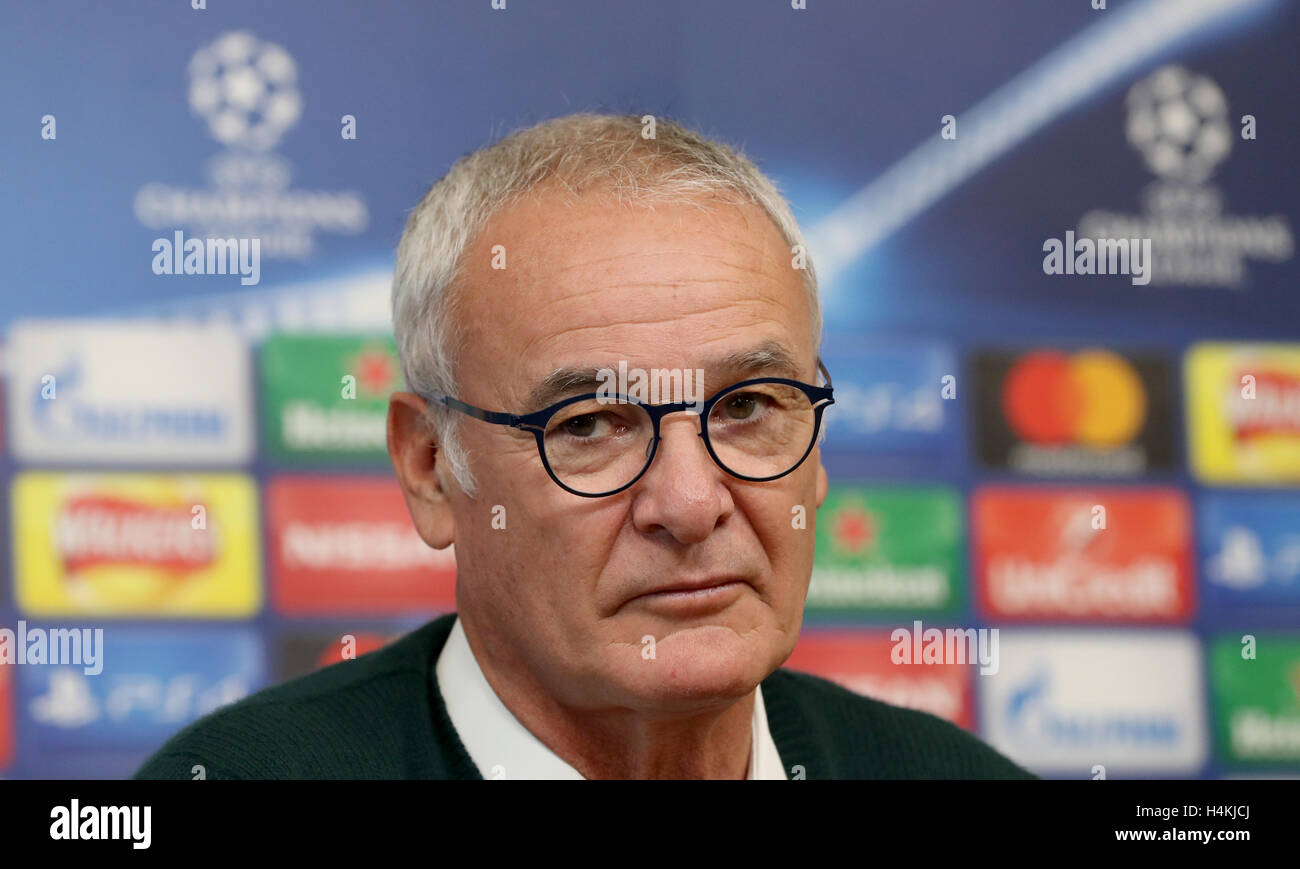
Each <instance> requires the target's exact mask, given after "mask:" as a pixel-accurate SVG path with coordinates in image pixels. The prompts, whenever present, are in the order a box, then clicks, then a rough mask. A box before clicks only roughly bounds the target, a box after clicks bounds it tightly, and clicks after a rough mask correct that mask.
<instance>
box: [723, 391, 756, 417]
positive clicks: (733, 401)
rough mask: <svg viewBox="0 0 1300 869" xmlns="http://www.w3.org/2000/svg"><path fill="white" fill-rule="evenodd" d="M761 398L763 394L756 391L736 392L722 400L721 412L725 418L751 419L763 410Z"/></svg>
mask: <svg viewBox="0 0 1300 869" xmlns="http://www.w3.org/2000/svg"><path fill="white" fill-rule="evenodd" d="M763 400H764V396H761V395H759V394H758V393H754V392H742V393H738V394H736V395H733V396H731V397H730V398H728V399H727V400H726V401H725V402H723V413H724V414H725V415H726V417H727V419H735V420H745V419H752V418H753V417H754V416H755V415H757V414H758V413H760V412H761V411H762V410H763Z"/></svg>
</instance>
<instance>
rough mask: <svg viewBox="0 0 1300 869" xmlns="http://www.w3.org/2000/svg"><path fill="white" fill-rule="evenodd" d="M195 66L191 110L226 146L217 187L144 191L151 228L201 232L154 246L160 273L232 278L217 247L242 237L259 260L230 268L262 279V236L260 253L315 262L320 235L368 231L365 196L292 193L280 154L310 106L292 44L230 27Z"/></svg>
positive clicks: (212, 174)
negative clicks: (289, 48)
mask: <svg viewBox="0 0 1300 869" xmlns="http://www.w3.org/2000/svg"><path fill="white" fill-rule="evenodd" d="M188 72H189V92H188V103H189V108H190V110H191V111H192V112H193V113H194V114H195V115H197V116H198V117H199V118H200V119H202V121H203V122H204V124H205V126H206V127H207V130H208V133H209V134H210V135H211V136H212V137H213V138H214V139H216V141H217V142H219V143H220V144H221V145H222V146H224V148H225V150H223V151H221V152H220V153H218V154H217V155H216V156H215V157H213V158H212V159H211V161H210V162H209V163H208V166H207V174H208V180H209V182H210V186H207V187H186V186H180V185H176V184H172V183H167V182H151V183H149V184H146V185H144V186H143V187H142V188H140V191H139V192H138V193H137V194H136V197H135V215H136V218H137V219H138V220H139V221H140V222H141V223H142V224H143V225H145V226H146V227H149V228H151V229H165V230H167V231H168V232H169V233H175V234H176V235H177V236H179V235H180V233H181V231H184V232H185V233H188V234H189V236H190V237H191V238H190V240H189V241H188V242H185V245H187V247H185V248H184V250H183V251H182V250H180V249H178V245H176V244H173V243H172V242H170V241H169V240H168V238H162V239H159V240H156V241H155V242H154V245H155V251H154V252H155V253H156V254H158V258H157V259H156V260H155V272H156V273H158V274H212V273H216V274H222V273H223V272H221V271H214V269H215V268H216V266H217V263H219V262H220V261H221V258H220V257H219V256H218V257H215V258H214V257H213V254H212V252H210V250H209V248H210V247H211V245H212V244H213V243H215V242H221V243H223V244H226V243H229V242H230V241H235V242H236V243H237V246H238V247H241V249H240V251H239V252H240V253H241V254H242V253H243V252H244V249H247V250H248V251H249V257H248V259H247V260H246V261H247V262H249V263H250V264H249V266H248V267H247V268H246V269H244V268H241V269H239V270H237V271H230V272H225V273H230V274H235V273H238V274H241V275H243V278H244V280H243V283H244V284H245V285H249V284H256V283H257V280H258V279H260V277H255V276H254V273H253V270H252V265H251V263H252V262H253V261H254V256H253V255H252V243H253V241H254V240H256V241H257V243H258V251H259V253H258V255H257V256H259V257H260V256H265V257H267V258H268V259H289V260H299V261H306V260H308V259H309V258H310V257H311V256H312V255H313V254H314V253H315V251H316V235H317V234H318V233H320V232H333V233H342V234H346V235H355V234H357V233H360V232H362V231H363V230H365V228H366V225H367V224H368V222H369V219H370V218H369V214H368V211H367V208H366V203H365V200H364V199H363V198H362V196H361V194H360V193H357V192H355V191H326V190H302V189H292V188H290V186H289V183H290V180H291V178H292V175H293V164H292V163H290V162H289V160H287V159H286V158H284V157H283V156H280V155H277V154H275V153H274V152H273V150H272V149H274V148H275V147H276V146H277V145H278V144H279V143H280V141H281V140H282V139H283V138H284V136H285V135H286V134H287V133H288V132H289V131H290V130H291V129H292V128H293V126H294V125H295V124H296V123H298V121H299V119H300V118H301V117H302V115H303V113H304V111H305V110H306V105H307V104H306V101H305V99H304V97H303V95H302V93H301V91H300V89H299V86H298V66H297V63H296V62H295V61H294V59H293V57H292V55H290V54H289V52H288V51H287V50H286V49H285V48H284V47H283V46H280V45H276V44H275V43H271V42H267V41H264V40H262V39H259V38H258V37H257V36H255V35H254V34H252V33H250V32H248V31H244V30H241V31H235V32H231V33H225V34H222V35H221V36H219V37H217V38H216V39H215V40H213V41H212V42H211V43H210V44H208V45H205V46H202V47H200V48H199V49H198V50H197V51H196V52H195V53H194V55H193V57H192V58H191V60H190V64H189V70H188ZM178 228H179V229H178ZM201 239H203V241H201ZM160 242H167V245H163V244H161V243H160ZM195 245H197V246H198V247H197V249H196V248H194V247H193V246H195ZM164 247H170V257H164V256H163V254H164V253H167V252H168V251H164V250H163V249H162V248H164ZM216 253H218V254H220V253H222V250H218V251H216ZM183 254H188V255H192V256H193V258H192V259H191V258H189V257H188V256H184V255H183ZM200 254H205V255H204V256H202V257H200ZM231 258H233V255H232V257H231ZM210 260H211V261H212V262H213V267H212V268H209V267H208V262H209V261H210ZM244 261H245V260H242V259H241V264H242V262H244ZM178 264H179V267H178ZM165 268H170V269H171V270H170V271H161V269H165ZM200 268H202V269H203V270H200ZM258 275H259V276H260V268H259V271H258Z"/></svg>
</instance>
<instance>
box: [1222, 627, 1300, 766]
mask: <svg viewBox="0 0 1300 869" xmlns="http://www.w3.org/2000/svg"><path fill="white" fill-rule="evenodd" d="M1252 636H1254V638H1255V640H1254V644H1253V648H1252V647H1251V645H1250V644H1249V643H1243V642H1242V638H1241V637H1220V638H1219V639H1217V640H1216V641H1215V643H1214V646H1213V651H1212V653H1211V658H1210V673H1211V681H1212V683H1213V686H1214V709H1215V739H1216V741H1217V744H1218V748H1219V754H1220V755H1221V756H1222V757H1224V758H1226V759H1228V760H1230V761H1233V762H1236V763H1242V764H1257V763H1271V764H1278V763H1283V764H1287V765H1292V764H1300V634H1291V635H1289V636H1277V635H1268V634H1252ZM1243 655H1244V657H1243ZM1251 655H1253V657H1250V656H1251Z"/></svg>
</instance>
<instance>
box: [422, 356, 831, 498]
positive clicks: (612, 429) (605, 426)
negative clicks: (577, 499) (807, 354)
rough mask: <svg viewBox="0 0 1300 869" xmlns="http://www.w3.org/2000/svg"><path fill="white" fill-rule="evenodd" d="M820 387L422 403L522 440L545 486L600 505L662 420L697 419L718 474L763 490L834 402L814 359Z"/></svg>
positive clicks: (771, 384)
mask: <svg viewBox="0 0 1300 869" xmlns="http://www.w3.org/2000/svg"><path fill="white" fill-rule="evenodd" d="M817 369H818V371H820V372H821V374H822V377H824V378H825V380H826V385H825V386H813V385H811V384H808V383H800V382H799V381H797V380H788V379H786V378H784V377H758V378H754V379H753V380H742V381H741V382H739V383H735V384H732V385H731V386H728V387H727V388H726V389H724V390H722V391H721V392H718V393H715V394H714V395H713V396H712V397H711V398H708V399H706V400H705V401H704V402H703V403H701V404H700V405H699V409H698V410H697V409H696V405H695V403H694V402H677V403H673V404H647V403H645V402H642V401H640V400H638V399H636V398H632V397H629V396H626V395H621V394H609V393H603V394H602V393H591V394H588V395H577V396H573V397H572V398H566V399H564V400H563V401H560V402H558V403H556V404H553V405H551V406H550V407H547V408H544V409H542V410H539V411H537V412H535V413H528V414H522V415H519V414H513V413H500V412H497V411H491V410H483V409H482V408H479V407H474V406H473V405H470V404H466V403H464V402H463V401H459V400H457V399H455V398H452V397H451V396H448V395H443V396H437V395H424V394H421V397H423V398H424V399H425V400H426V401H434V402H438V403H440V404H444V405H446V406H447V407H450V408H452V409H453V410H458V411H460V412H461V413H463V414H466V415H467V416H472V417H474V418H475V419H480V420H482V421H484V422H488V423H492V424H493V425H508V426H511V427H512V428H517V429H520V430H522V431H529V432H532V434H533V437H534V438H536V440H537V452H538V454H539V455H540V456H541V458H542V465H543V466H544V467H545V468H546V473H548V474H550V476H551V479H552V480H554V481H555V482H556V484H557V485H558V486H559V487H560V488H561V489H564V490H565V491H566V492H571V493H573V494H574V495H580V496H582V497H584V498H603V497H605V496H606V495H615V494H617V493H619V492H622V491H623V490H624V489H627V488H628V487H630V486H631V485H632V484H633V483H635V482H636V481H637V480H639V479H641V477H642V476H643V475H644V474H645V472H646V471H647V470H649V468H650V463H651V462H653V461H654V457H655V453H656V452H657V451H658V449H659V440H660V438H659V426H660V423H661V422H662V421H663V418H664V417H665V416H667V415H668V414H670V413H681V412H683V411H686V412H689V413H697V414H698V415H699V417H700V435H699V436H700V437H701V438H703V439H704V446H705V448H706V449H707V450H708V452H709V455H710V456H711V457H712V458H713V461H714V462H715V463H717V465H718V467H720V468H722V470H724V471H726V472H727V473H728V474H730V475H731V476H733V477H737V478H739V479H741V480H749V481H751V482H756V483H763V482H767V481H770V480H777V479H780V478H781V477H784V476H785V475H786V474H789V473H791V472H792V471H794V469H795V468H797V467H799V466H800V465H801V464H803V460H804V459H806V458H808V454H809V453H811V452H812V448H813V445H814V444H815V443H816V441H817V432H818V430H819V429H820V428H821V421H822V412H823V411H824V410H825V409H826V408H827V407H829V406H830V405H832V404H834V403H835V399H834V398H833V397H832V396H833V393H832V390H831V375H830V372H829V371H827V370H826V366H825V365H824V364H822V361H821V359H818V360H817Z"/></svg>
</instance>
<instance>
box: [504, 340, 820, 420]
mask: <svg viewBox="0 0 1300 869" xmlns="http://www.w3.org/2000/svg"><path fill="white" fill-rule="evenodd" d="M629 367H630V366H629ZM703 368H704V370H705V371H714V372H723V373H725V374H726V375H727V377H726V378H724V379H723V380H722V382H723V383H724V385H725V383H728V382H729V383H735V382H738V381H741V380H748V379H750V378H751V377H765V376H770V377H787V378H789V379H791V380H797V379H798V378H799V376H800V373H801V372H800V370H799V364H798V363H797V362H795V358H794V354H792V353H791V352H790V351H789V350H788V349H786V348H785V346H784V345H782V344H779V343H777V342H776V341H767V342H765V343H763V344H760V345H758V346H757V347H754V348H752V349H749V350H741V351H737V352H735V353H729V354H727V355H726V356H723V357H721V358H720V359H717V360H716V361H714V362H712V363H710V364H708V365H705V366H703ZM602 369H608V370H611V371H617V370H618V363H617V362H615V363H613V364H612V365H604V366H598V365H590V366H569V367H565V368H557V369H555V370H554V371H552V372H551V373H550V374H548V375H547V376H546V377H545V378H543V379H542V381H541V382H540V383H538V384H537V385H536V386H535V387H533V388H532V390H530V391H529V393H528V399H527V401H528V407H529V408H530V409H533V410H540V409H541V408H544V407H550V406H551V405H552V404H554V403H556V402H557V401H559V400H561V399H563V398H567V397H569V396H571V395H581V394H583V393H586V392H596V391H597V390H598V389H599V387H600V386H601V385H602V384H603V383H604V382H605V381H603V380H601V378H600V377H598V376H597V372H598V371H600V370H602ZM652 370H653V369H652ZM721 388H723V387H718V389H721ZM713 392H717V389H714V390H713Z"/></svg>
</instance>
